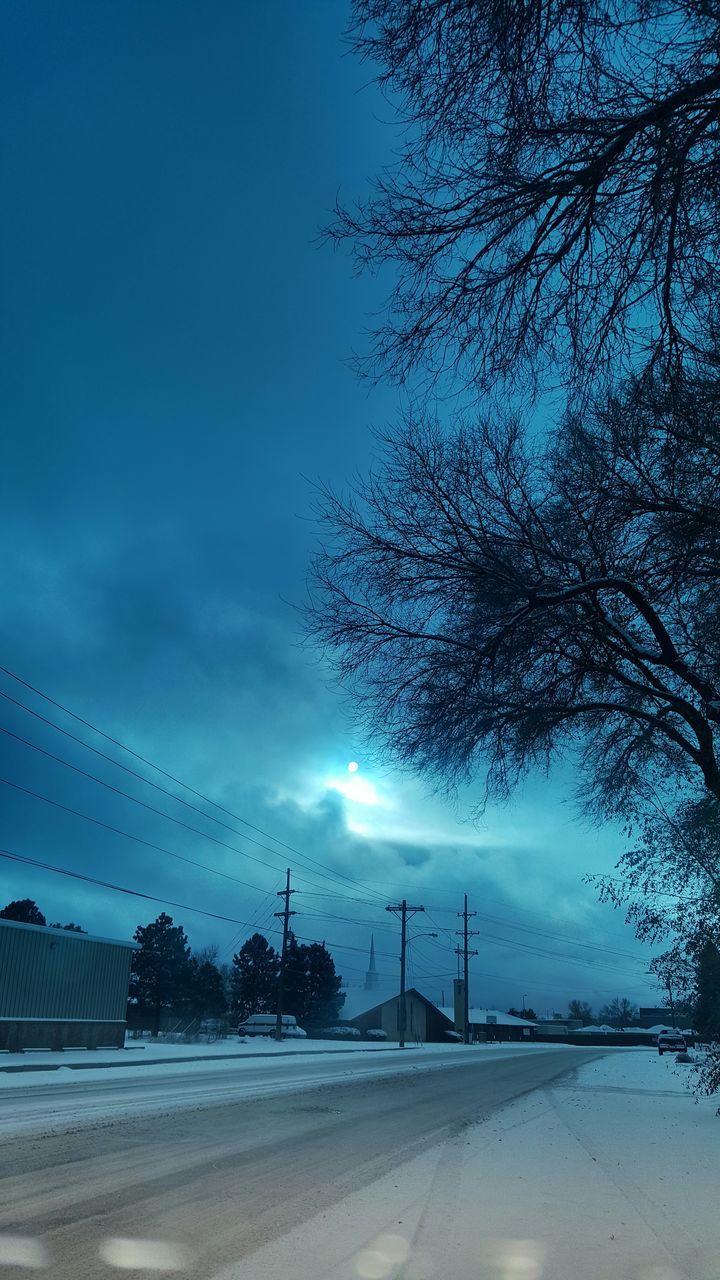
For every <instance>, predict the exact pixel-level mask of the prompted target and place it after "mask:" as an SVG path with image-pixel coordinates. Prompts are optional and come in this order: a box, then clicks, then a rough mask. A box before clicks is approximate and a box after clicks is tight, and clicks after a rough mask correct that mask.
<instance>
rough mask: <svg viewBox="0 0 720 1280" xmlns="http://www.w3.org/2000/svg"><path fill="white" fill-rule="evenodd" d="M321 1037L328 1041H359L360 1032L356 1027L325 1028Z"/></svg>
mask: <svg viewBox="0 0 720 1280" xmlns="http://www.w3.org/2000/svg"><path fill="white" fill-rule="evenodd" d="M322 1035H323V1037H326V1038H327V1039H328V1040H330V1039H332V1040H360V1039H361V1036H360V1032H359V1031H358V1029H357V1027H325V1028H324V1030H323V1031H322Z"/></svg>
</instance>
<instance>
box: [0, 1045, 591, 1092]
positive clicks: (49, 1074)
mask: <svg viewBox="0 0 720 1280" xmlns="http://www.w3.org/2000/svg"><path fill="white" fill-rule="evenodd" d="M547 1047H548V1046H547V1045H540V1044H537V1045H530V1044H522V1043H517V1044H487V1045H473V1046H472V1048H471V1050H470V1051H471V1052H472V1053H489V1054H491V1055H492V1056H493V1058H495V1057H497V1055H498V1054H499V1053H503V1052H505V1053H507V1052H510V1053H513V1052H515V1053H517V1052H521V1053H522V1052H527V1051H532V1050H533V1049H535V1050H539V1049H540V1050H541V1049H546V1048H547ZM560 1047H561V1048H567V1046H564V1045H563V1046H560ZM463 1048H464V1046H463V1045H457V1044H426V1045H419V1046H418V1045H413V1044H410V1045H408V1046H407V1047H406V1049H405V1050H403V1051H402V1052H404V1053H406V1054H410V1053H422V1054H444V1053H448V1052H449V1053H451V1054H454V1053H456V1052H457V1051H458V1050H462V1049H463ZM398 1052H400V1050H399V1048H398V1045H397V1044H392V1043H382V1044H372V1043H368V1041H362V1040H359V1041H354V1042H353V1041H350V1042H349V1043H341V1044H338V1042H337V1040H283V1041H282V1043H280V1044H278V1043H277V1041H275V1040H271V1039H267V1038H266V1037H264V1036H257V1037H256V1038H254V1039H252V1040H251V1039H248V1040H246V1041H241V1040H218V1041H216V1042H215V1043H214V1044H193V1043H189V1044H168V1043H166V1042H164V1041H149V1040H146V1041H145V1042H144V1043H142V1042H139V1043H136V1042H134V1041H128V1043H127V1044H126V1046H125V1049H92V1050H90V1049H67V1050H64V1051H62V1052H58V1053H52V1052H49V1051H46V1050H28V1051H27V1052H25V1053H0V1090H2V1089H4V1088H7V1087H12V1086H13V1084H18V1083H20V1084H23V1085H27V1086H30V1085H31V1084H32V1083H33V1082H34V1081H37V1082H38V1083H41V1082H42V1081H51V1080H58V1079H60V1078H61V1077H62V1079H64V1080H69V1079H71V1078H73V1076H75V1077H77V1076H79V1075H80V1074H82V1075H83V1076H84V1078H85V1079H93V1078H99V1077H97V1076H96V1074H95V1073H96V1072H98V1071H101V1070H102V1071H103V1074H107V1070H106V1069H111V1070H112V1073H113V1075H115V1074H118V1073H120V1074H121V1075H123V1076H124V1075H130V1074H131V1073H132V1074H133V1075H135V1074H136V1072H137V1071H138V1069H139V1067H140V1066H144V1067H153V1068H155V1069H157V1070H160V1069H165V1068H166V1067H169V1066H176V1065H177V1066H179V1065H180V1064H183V1063H184V1064H186V1067H187V1068H188V1069H189V1068H190V1067H191V1066H193V1064H195V1063H196V1062H199V1063H200V1064H201V1066H210V1065H216V1066H219V1065H220V1063H221V1062H222V1061H226V1062H235V1063H237V1062H242V1061H243V1060H246V1061H253V1060H255V1059H258V1058H274V1057H278V1056H279V1057H294V1058H302V1059H306V1058H312V1057H315V1056H317V1055H318V1054H322V1055H325V1056H326V1055H328V1054H350V1053H351V1054H353V1055H358V1054H359V1055H360V1057H361V1058H369V1057H374V1055H376V1054H387V1053H392V1054H396V1053H398ZM214 1060H216V1061H214ZM10 1068H11V1069H10ZM61 1068H69V1069H70V1070H68V1071H65V1072H61V1070H60V1069H61ZM80 1069H81V1070H80ZM195 1069H197V1068H196V1067H195ZM18 1077H22V1079H21V1080H18Z"/></svg>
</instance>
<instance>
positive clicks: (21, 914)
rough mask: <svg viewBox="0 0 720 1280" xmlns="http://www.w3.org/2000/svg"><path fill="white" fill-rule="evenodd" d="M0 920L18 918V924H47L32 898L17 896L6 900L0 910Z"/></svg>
mask: <svg viewBox="0 0 720 1280" xmlns="http://www.w3.org/2000/svg"><path fill="white" fill-rule="evenodd" d="M0 920H18V921H19V922H20V924H47V920H46V919H45V917H44V915H43V913H42V911H41V910H40V908H39V907H38V904H37V902H33V899H32V898H19V899H17V900H16V901H15V902H8V904H7V906H6V907H3V909H2V911H0Z"/></svg>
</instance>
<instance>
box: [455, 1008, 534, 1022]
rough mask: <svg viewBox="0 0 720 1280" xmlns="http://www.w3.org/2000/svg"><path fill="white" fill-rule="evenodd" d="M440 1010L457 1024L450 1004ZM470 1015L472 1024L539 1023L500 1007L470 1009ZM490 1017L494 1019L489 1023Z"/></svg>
mask: <svg viewBox="0 0 720 1280" xmlns="http://www.w3.org/2000/svg"><path fill="white" fill-rule="evenodd" d="M440 1012H441V1013H444V1014H445V1017H446V1018H449V1020H450V1022H452V1024H453V1026H454V1025H455V1010H454V1009H453V1008H452V1007H451V1006H450V1005H444V1006H443V1007H442V1008H441V1009H440ZM468 1015H469V1018H470V1025H471V1026H483V1025H485V1026H487V1025H490V1026H497V1027H534V1026H536V1025H537V1023H535V1022H531V1020H530V1019H529V1018H516V1017H515V1016H514V1014H512V1013H502V1012H501V1010H500V1009H469V1010H468ZM488 1017H490V1018H491V1019H492V1022H491V1023H489V1024H488Z"/></svg>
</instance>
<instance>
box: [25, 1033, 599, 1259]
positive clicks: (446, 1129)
mask: <svg viewBox="0 0 720 1280" xmlns="http://www.w3.org/2000/svg"><path fill="white" fill-rule="evenodd" d="M452 1052H453V1051H448V1053H447V1054H443V1055H441V1056H438V1055H435V1057H434V1059H433V1058H432V1057H431V1056H430V1055H427V1056H426V1057H425V1058H424V1059H421V1058H420V1057H418V1058H416V1059H414V1060H413V1059H412V1058H411V1056H410V1055H408V1059H407V1060H406V1062H412V1061H414V1062H415V1064H416V1065H415V1068H414V1069H413V1068H412V1067H411V1068H410V1069H409V1070H408V1071H406V1072H405V1073H404V1074H398V1073H397V1059H396V1058H395V1056H394V1055H387V1058H386V1059H384V1061H385V1062H387V1066H383V1067H380V1066H379V1059H378V1062H377V1063H374V1064H372V1065H373V1070H374V1071H375V1072H377V1074H374V1075H373V1077H372V1078H365V1077H364V1076H363V1075H360V1076H359V1077H358V1076H355V1077H354V1078H352V1079H348V1080H346V1081H345V1082H343V1083H339V1082H338V1081H339V1080H341V1079H342V1077H341V1076H340V1075H339V1073H340V1072H341V1071H343V1070H347V1066H345V1067H343V1066H342V1065H341V1063H340V1062H338V1060H337V1059H329V1060H327V1063H326V1065H323V1066H321V1065H319V1064H317V1063H316V1064H315V1067H314V1070H315V1071H316V1073H317V1072H319V1071H322V1072H323V1074H324V1077H327V1081H326V1083H318V1081H317V1079H315V1080H314V1081H312V1080H310V1078H309V1077H308V1079H307V1080H306V1081H305V1086H306V1087H305V1088H303V1089H301V1090H300V1091H294V1092H289V1091H287V1090H288V1083H287V1081H286V1082H285V1084H284V1085H283V1084H281V1082H280V1081H279V1079H278V1077H277V1076H276V1077H275V1078H274V1080H270V1081H268V1082H267V1083H268V1088H270V1089H272V1088H274V1089H275V1090H276V1091H274V1092H270V1093H268V1094H266V1096H255V1097H245V1098H240V1099H235V1100H233V1099H232V1098H228V1097H226V1098H225V1099H221V1100H218V1098H217V1097H216V1096H215V1095H214V1094H213V1090H215V1091H217V1089H218V1088H224V1089H231V1088H232V1085H233V1081H232V1079H231V1078H230V1076H229V1073H227V1072H224V1073H221V1074H222V1077H223V1082H222V1083H220V1082H219V1079H218V1070H219V1066H220V1064H217V1065H216V1066H215V1067H213V1068H208V1069H207V1074H208V1075H209V1076H210V1077H211V1083H210V1084H209V1083H208V1080H204V1079H203V1075H204V1074H205V1069H204V1068H203V1072H195V1073H193V1075H192V1077H191V1078H188V1080H187V1081H185V1082H183V1081H182V1080H180V1081H178V1078H177V1076H176V1075H172V1074H170V1073H167V1074H166V1075H165V1078H164V1079H159V1078H158V1079H156V1080H155V1082H154V1083H150V1082H147V1083H144V1084H142V1085H140V1082H139V1081H137V1080H135V1081H133V1082H128V1083H127V1088H128V1090H130V1091H132V1090H133V1089H135V1090H137V1089H138V1088H141V1089H145V1090H148V1089H156V1088H157V1089H158V1090H161V1091H163V1092H164V1102H162V1103H161V1102H160V1100H159V1098H158V1097H156V1098H155V1099H154V1103H153V1111H152V1112H151V1113H149V1114H144V1115H132V1114H130V1115H128V1114H123V1115H118V1117H117V1118H116V1119H114V1120H112V1119H110V1120H105V1121H99V1120H97V1119H96V1115H99V1113H100V1109H101V1107H102V1106H103V1101H104V1105H105V1107H106V1108H107V1100H106V1099H105V1100H103V1098H102V1097H101V1096H100V1095H102V1092H103V1090H104V1089H112V1090H113V1091H115V1092H117V1089H118V1082H117V1081H115V1080H110V1079H108V1080H107V1082H105V1083H104V1082H102V1081H97V1080H90V1081H77V1082H76V1081H73V1082H72V1083H71V1084H60V1085H42V1086H34V1087H33V1088H27V1089H22V1088H17V1087H16V1088H14V1089H13V1090H9V1091H8V1093H7V1094H6V1095H4V1097H3V1100H2V1106H1V1107H0V1119H2V1118H3V1116H4V1117H5V1118H7V1115H8V1113H9V1109H12V1108H13V1107H15V1108H17V1109H19V1110H20V1112H22V1110H23V1108H26V1109H27V1108H30V1110H32V1107H33V1105H34V1106H35V1107H36V1111H35V1122H37V1116H38V1112H37V1107H38V1106H39V1104H40V1101H42V1105H43V1106H44V1107H45V1108H46V1110H47V1107H48V1105H49V1103H50V1102H52V1099H49V1098H48V1096H47V1091H48V1090H51V1091H54V1092H53V1098H54V1103H55V1105H57V1107H58V1108H59V1109H60V1110H59V1119H56V1125H57V1124H60V1125H62V1124H65V1125H66V1126H67V1121H68V1119H70V1120H71V1123H72V1124H73V1125H74V1126H76V1127H73V1128H71V1129H69V1130H68V1129H67V1127H66V1131H64V1132H63V1131H62V1129H58V1128H57V1127H56V1130H55V1131H54V1132H50V1133H40V1132H35V1133H32V1134H31V1133H29V1132H26V1136H25V1137H24V1138H23V1139H22V1141H19V1140H18V1139H17V1138H16V1137H13V1136H8V1137H7V1138H5V1139H4V1140H3V1142H2V1151H1V1152H0V1232H1V1233H9V1234H12V1235H13V1236H14V1237H21V1238H22V1239H21V1240H20V1243H19V1244H18V1243H17V1240H16V1241H15V1243H12V1242H10V1244H9V1245H7V1248H6V1260H7V1261H10V1258H11V1257H12V1256H13V1249H16V1250H17V1249H20V1254H19V1255H18V1261H20V1260H22V1257H23V1256H25V1255H24V1254H23V1250H25V1253H26V1255H27V1256H25V1264H26V1266H27V1265H28V1262H29V1261H30V1260H31V1259H32V1258H34V1261H35V1264H36V1265H37V1264H40V1263H42V1261H43V1257H44V1258H45V1260H46V1263H47V1265H48V1266H49V1267H51V1268H52V1272H53V1277H54V1280H56V1278H58V1277H59V1278H60V1280H70V1277H72V1280H85V1278H88V1280H89V1278H90V1277H93V1280H102V1278H103V1277H109V1276H111V1275H117V1270H116V1268H117V1267H118V1266H122V1267H125V1268H131V1269H132V1271H133V1274H134V1275H135V1276H148V1277H149V1276H151V1275H155V1276H156V1275H157V1274H158V1271H162V1270H169V1269H171V1268H172V1267H175V1273H176V1274H178V1275H180V1276H183V1277H185V1276H187V1277H192V1280H209V1278H210V1277H212V1276H215V1275H216V1274H217V1273H218V1272H221V1271H223V1269H225V1270H226V1271H227V1274H228V1275H235V1274H237V1276H238V1277H247V1280H250V1277H252V1280H255V1277H256V1276H260V1275H261V1274H262V1275H263V1276H267V1280H276V1277H275V1273H274V1270H273V1264H272V1262H270V1263H268V1264H267V1265H268V1266H270V1270H267V1268H266V1270H265V1271H262V1272H261V1271H260V1270H256V1267H255V1263H254V1262H253V1265H252V1266H250V1264H249V1263H248V1266H247V1269H246V1268H245V1267H243V1266H242V1265H240V1266H239V1265H238V1264H241V1263H242V1260H243V1259H249V1258H250V1255H253V1254H255V1253H256V1251H261V1252H262V1251H263V1250H264V1251H265V1252H266V1251H267V1248H268V1246H271V1245H272V1244H273V1242H276V1241H278V1240H279V1239H280V1238H281V1237H284V1236H285V1235H286V1233H288V1232H291V1231H292V1230H293V1229H297V1228H299V1227H302V1224H305V1223H308V1222H309V1221H311V1220H313V1219H315V1218H316V1217H317V1215H318V1214H326V1213H329V1211H330V1210H331V1209H332V1207H333V1206H337V1205H338V1204H339V1203H340V1202H344V1200H345V1198H346V1197H350V1198H351V1199H352V1197H353V1196H355V1197H357V1196H358V1195H360V1197H361V1198H362V1195H363V1194H371V1193H372V1189H373V1188H378V1187H383V1186H384V1185H385V1183H386V1182H387V1180H388V1178H390V1180H391V1184H392V1185H391V1188H390V1190H389V1191H388V1192H387V1194H388V1195H389V1196H391V1197H392V1195H395V1196H397V1195H399V1196H400V1198H401V1200H402V1198H403V1196H404V1195H405V1193H406V1190H407V1188H409V1183H408V1184H407V1188H406V1187H405V1186H404V1178H405V1175H404V1173H403V1172H402V1169H408V1168H410V1167H411V1163H412V1162H413V1161H416V1160H417V1159H418V1158H420V1160H421V1161H422V1159H423V1158H425V1157H430V1158H431V1159H432V1160H434V1161H436V1160H437V1159H438V1152H442V1150H443V1149H444V1145H447V1144H448V1143H451V1144H452V1143H453V1142H455V1143H457V1142H458V1141H462V1135H463V1133H464V1132H465V1130H466V1129H467V1127H468V1126H470V1125H472V1124H474V1123H475V1122H477V1121H479V1120H481V1119H483V1118H485V1117H487V1116H489V1115H490V1114H491V1113H492V1112H494V1111H495V1110H496V1109H497V1108H500V1107H502V1106H503V1104H505V1103H507V1102H508V1101H510V1100H511V1099H514V1098H518V1097H520V1096H522V1095H523V1094H527V1093H528V1092H529V1091H531V1090H534V1089H537V1088H538V1087H540V1086H544V1085H546V1084H547V1083H548V1082H549V1081H551V1080H554V1079H556V1078H557V1077H558V1076H560V1075H562V1074H563V1073H567V1072H569V1071H572V1070H573V1069H574V1068H575V1067H576V1066H578V1065H580V1064H581V1063H584V1062H589V1061H591V1060H592V1059H593V1058H597V1057H598V1055H599V1051H598V1050H583V1049H577V1050H572V1049H568V1048H562V1049H555V1048H548V1049H545V1048H543V1049H540V1048H539V1047H536V1048H534V1049H532V1050H531V1051H529V1052H525V1053H523V1052H517V1051H516V1052H515V1053H512V1054H508V1055H507V1056H497V1057H495V1056H493V1054H492V1053H488V1052H487V1051H485V1052H483V1051H479V1052H477V1053H476V1054H475V1056H473V1051H472V1050H465V1051H463V1050H460V1053H461V1054H462V1053H464V1054H465V1057H464V1058H455V1059H454V1061H455V1062H456V1063H457V1064H458V1065H453V1066H451V1067H448V1066H447V1065H445V1063H446V1061H447V1060H448V1058H449V1057H450V1055H451V1054H452ZM393 1062H394V1064H395V1067H394V1070H393ZM263 1069H264V1071H265V1072H266V1074H267V1072H268V1070H269V1069H270V1068H269V1067H268V1066H265V1067H264V1068H263ZM286 1069H289V1067H287V1065H286ZM368 1069H369V1068H368ZM158 1070H159V1069H158ZM245 1070H247V1068H245ZM272 1070H274V1071H275V1072H277V1073H280V1074H281V1073H282V1071H283V1064H281V1063H273V1064H272ZM355 1070H356V1071H362V1070H363V1068H362V1067H360V1065H359V1064H357V1066H356V1068H355ZM174 1071H175V1072H177V1071H178V1068H175V1069H174ZM92 1074H93V1075H95V1073H92ZM107 1074H108V1076H109V1075H110V1074H111V1073H107ZM332 1077H334V1079H333V1078H332ZM122 1087H123V1088H125V1087H126V1086H125V1082H123V1084H122ZM38 1088H40V1089H41V1090H43V1091H44V1092H45V1096H44V1097H43V1098H42V1099H40V1097H39V1095H38V1094H37V1089H38ZM282 1088H284V1089H285V1091H284V1092H279V1091H277V1090H279V1089H282ZM188 1090H189V1091H190V1092H191V1093H192V1095H193V1096H192V1097H189V1096H188ZM83 1092H84V1094H85V1115H84V1119H83V1121H82V1123H80V1124H79V1125H78V1105H79V1103H80V1104H81V1100H82V1094H83ZM10 1094H12V1096H10ZM208 1099H212V1102H211V1104H210V1105H206V1104H207V1103H208ZM159 1105H162V1108H163V1109H162V1110H161V1111H158V1106H159ZM148 1107H149V1103H148V1102H147V1099H146V1101H145V1108H146V1109H147V1108H148ZM63 1108H64V1109H65V1111H64V1112H63ZM192 1108H194V1109H192ZM32 1122H33V1119H32V1117H28V1116H26V1117H25V1121H24V1123H25V1125H26V1126H27V1125H28V1124H30V1125H31V1127H32ZM21 1127H22V1125H21ZM408 1162H411V1163H410V1164H409V1163H408ZM401 1166H402V1169H401ZM393 1179H394V1181H393ZM392 1187H394V1188H395V1190H394V1191H393V1190H392ZM407 1193H408V1194H409V1190H407ZM384 1195H385V1192H383V1196H384ZM388 1203H389V1201H388ZM386 1208H387V1205H386ZM358 1212H359V1211H358ZM314 1231H315V1243H314V1244H313V1245H312V1248H313V1249H316V1250H318V1251H319V1252H318V1255H317V1257H318V1258H319V1257H320V1255H321V1254H322V1251H323V1242H322V1239H317V1228H314ZM320 1234H322V1233H321V1232H320ZM351 1236H352V1230H351V1229H350V1224H349V1225H348V1236H347V1239H348V1241H349V1240H350V1237H351ZM138 1239H140V1240H145V1241H154V1242H163V1243H161V1244H157V1243H156V1244H154V1245H145V1246H142V1247H141V1246H136V1245H134V1244H133V1243H128V1241H130V1242H132V1241H137V1240H138ZM23 1240H24V1242H25V1243H23ZM138 1248H145V1250H146V1252H145V1253H142V1252H141V1253H140V1254H138V1253H137V1249H138ZM8 1250H9V1252H8ZM28 1250H29V1252H27V1251H28ZM148 1250H150V1252H149V1253H148V1252H147V1251H148ZM153 1250H154V1253H153ZM33 1251H34V1252H33ZM1 1252H2V1237H1V1236H0V1253H1ZM256 1256H257V1257H258V1258H259V1257H260V1253H257V1254H256ZM103 1259H104V1260H103ZM0 1261H1V1258H0ZM306 1261H308V1260H307V1259H306ZM228 1268H229V1270H228ZM311 1269H312V1268H311ZM314 1270H315V1274H316V1275H317V1276H320V1275H322V1270H321V1268H320V1266H319V1265H317V1266H316V1267H315V1268H314ZM366 1271H367V1268H366ZM371 1272H372V1267H371ZM3 1274H4V1275H8V1276H12V1275H13V1274H17V1275H18V1276H20V1275H21V1274H27V1271H22V1270H21V1269H20V1268H19V1267H18V1268H15V1267H6V1268H5V1267H4V1268H3ZM328 1274H329V1273H328ZM357 1274H358V1275H360V1274H361V1272H358V1273H357ZM367 1274H368V1275H370V1272H368V1273H367ZM375 1274H376V1275H378V1276H382V1275H386V1274H389V1272H387V1270H385V1271H383V1270H382V1267H380V1270H378V1269H377V1266H376V1268H375ZM393 1274H395V1273H394V1272H393ZM277 1275H278V1278H279V1275H280V1272H278V1273H277ZM283 1275H284V1273H283Z"/></svg>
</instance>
